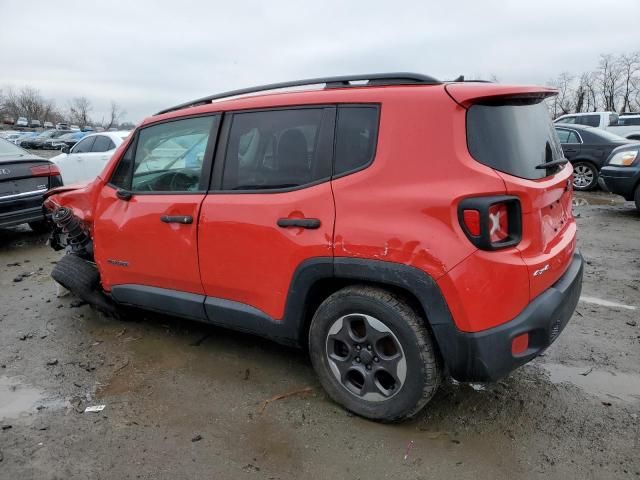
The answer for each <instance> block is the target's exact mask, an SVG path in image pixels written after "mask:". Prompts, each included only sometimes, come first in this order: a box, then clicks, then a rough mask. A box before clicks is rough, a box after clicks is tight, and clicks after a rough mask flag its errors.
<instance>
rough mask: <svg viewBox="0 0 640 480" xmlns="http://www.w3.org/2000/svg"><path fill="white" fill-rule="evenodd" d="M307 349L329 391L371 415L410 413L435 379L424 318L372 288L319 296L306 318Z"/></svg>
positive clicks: (390, 417) (387, 417) (385, 417)
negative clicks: (324, 297) (310, 317)
mask: <svg viewBox="0 0 640 480" xmlns="http://www.w3.org/2000/svg"><path fill="white" fill-rule="evenodd" d="M309 351H310V355H311V361H312V363H313V366H314V369H315V370H316V372H317V374H318V377H319V379H320V383H321V384H322V386H323V387H324V389H325V390H326V391H327V393H328V394H329V396H330V397H331V398H332V399H333V400H334V401H336V402H337V403H340V404H341V405H343V406H345V407H346V408H347V409H348V410H350V411H352V412H353V413H356V414H358V415H361V416H363V417H366V418H370V419H372V420H379V421H387V422H394V421H401V420H405V419H407V418H410V417H412V416H414V415H415V414H417V413H418V412H419V411H420V410H421V409H422V407H424V405H425V404H426V403H427V402H428V401H429V400H430V399H431V397H432V396H433V395H434V393H435V392H436V390H437V388H438V386H439V384H440V380H441V375H442V374H441V371H440V362H439V359H438V357H437V353H436V351H435V348H434V345H433V342H432V340H431V335H430V333H429V331H428V330H427V328H426V327H425V324H424V320H423V319H422V318H421V317H420V316H419V315H418V314H417V313H416V312H415V311H414V310H413V309H412V308H411V307H410V306H409V305H408V304H406V303H405V302H404V301H403V300H402V299H401V298H400V297H398V296H396V295H394V294H392V293H390V292H388V291H386V290H382V289H378V288H373V287H358V286H354V287H347V288H344V289H342V290H340V291H338V292H336V293H335V294H333V295H331V296H330V297H329V298H328V299H327V300H325V301H324V302H323V303H322V305H320V307H319V308H318V311H317V312H316V314H315V316H314V318H313V321H312V323H311V328H310V330H309Z"/></svg>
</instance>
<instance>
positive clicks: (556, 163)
mask: <svg viewBox="0 0 640 480" xmlns="http://www.w3.org/2000/svg"><path fill="white" fill-rule="evenodd" d="M567 163H569V160H567V159H566V158H563V159H562V160H554V161H553V162H545V163H541V164H540V165H536V168H537V169H539V170H542V169H543V168H553V167H561V166H562V165H566V164H567Z"/></svg>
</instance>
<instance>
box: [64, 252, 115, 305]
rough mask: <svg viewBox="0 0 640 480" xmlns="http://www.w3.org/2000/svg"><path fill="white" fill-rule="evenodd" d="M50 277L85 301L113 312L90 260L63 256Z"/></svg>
mask: <svg viewBox="0 0 640 480" xmlns="http://www.w3.org/2000/svg"><path fill="white" fill-rule="evenodd" d="M51 277H52V278H53V279H54V280H55V281H56V282H58V283H59V284H60V285H62V286H63V287H64V288H66V289H67V290H69V291H70V292H71V293H73V294H74V295H76V296H78V297H79V298H81V299H82V300H84V301H85V302H87V303H89V304H91V305H92V306H94V307H96V308H98V309H99V310H101V311H104V312H106V313H113V312H115V307H114V305H113V303H112V302H111V301H110V300H109V299H108V298H107V297H106V296H105V295H104V293H102V290H101V287H100V273H99V272H98V268H97V267H96V266H95V265H94V264H93V263H91V262H89V261H87V260H84V259H82V258H80V257H78V256H77V255H72V254H68V255H65V256H63V257H62V258H61V259H60V260H58V263H56V265H55V266H54V267H53V270H52V271H51Z"/></svg>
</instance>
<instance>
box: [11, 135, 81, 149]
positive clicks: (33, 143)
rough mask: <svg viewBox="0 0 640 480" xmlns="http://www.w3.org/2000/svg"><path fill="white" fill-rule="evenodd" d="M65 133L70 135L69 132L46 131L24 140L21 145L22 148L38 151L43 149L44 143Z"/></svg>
mask: <svg viewBox="0 0 640 480" xmlns="http://www.w3.org/2000/svg"><path fill="white" fill-rule="evenodd" d="M65 133H69V130H45V131H44V132H41V133H39V134H38V135H36V136H34V137H30V138H27V139H25V140H23V141H22V142H21V144H20V146H21V147H22V148H29V149H31V150H37V149H39V148H42V147H43V145H44V142H46V141H47V140H48V139H50V138H58V137H60V136H62V135H64V134H65Z"/></svg>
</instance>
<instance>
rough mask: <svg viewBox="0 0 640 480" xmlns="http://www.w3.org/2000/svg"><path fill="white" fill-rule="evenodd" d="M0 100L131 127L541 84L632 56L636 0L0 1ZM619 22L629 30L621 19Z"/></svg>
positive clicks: (638, 31)
mask: <svg viewBox="0 0 640 480" xmlns="http://www.w3.org/2000/svg"><path fill="white" fill-rule="evenodd" d="M0 18H1V19H2V20H1V21H0V87H2V86H6V85H13V86H16V87H19V86H22V85H31V86H34V87H37V88H38V89H40V91H41V93H42V94H43V95H44V96H45V97H48V98H53V99H55V100H56V103H57V104H58V105H59V106H66V105H67V101H68V99H70V98H72V97H74V96H86V97H88V98H89V99H90V100H91V101H92V103H93V106H94V112H93V116H94V117H95V118H97V119H98V120H99V119H100V117H101V116H103V115H105V116H106V114H107V111H108V108H109V104H110V101H111V99H113V100H115V101H117V102H118V103H119V104H121V105H122V106H123V108H124V109H125V110H126V111H127V114H126V116H125V118H126V119H128V120H131V121H133V122H139V121H140V120H142V119H143V118H144V117H145V116H148V115H150V114H152V113H154V112H156V111H157V110H160V109H162V108H163V107H168V106H171V105H173V104H176V103H181V102H183V101H186V100H190V99H194V98H197V97H201V96H204V95H207V94H210V93H215V92H220V91H225V90H229V89H235V88H241V87H245V86H251V85H256V84H262V83H270V82H277V81H285V80H293V79H299V78H306V77H316V76H327V75H343V74H351V73H364V72H386V71H415V72H420V73H426V74H430V75H433V76H435V77H437V78H441V79H452V78H454V77H456V76H458V75H460V74H464V75H466V76H467V78H469V77H473V76H477V75H481V76H484V77H485V78H488V77H489V76H490V75H492V74H494V75H496V76H497V77H498V79H499V80H500V81H501V82H518V83H544V82H545V81H547V80H548V79H549V78H551V77H554V76H555V75H557V74H558V73H560V72H562V71H568V72H580V71H584V70H589V69H593V68H594V67H595V66H596V65H597V62H598V56H599V54H600V53H623V52H631V51H633V50H638V49H640V28H639V27H638V19H640V0H616V1H615V2H608V1H604V0H600V1H597V0H577V1H572V0H512V1H508V0H504V1H492V0H453V1H448V2H447V1H444V2H443V1H427V0H422V1H416V2H413V3H412V4H410V3H409V2H406V3H405V2H398V1H389V0H386V1H374V0H367V1H352V0H344V1H343V2H336V1H327V0H324V1H323V0H320V1H304V0H297V1H295V0H292V1H277V0H270V1H264V2H257V1H256V2H252V1H243V0H235V1H225V2H218V1H215V0H209V1H205V0H203V1H198V0H171V1H168V0H163V1H160V0H154V1H151V0H128V1H120V0H111V1H102V2H100V3H99V4H98V2H94V1H90V0H82V1H70V0H56V1H51V0H29V1H27V0H0ZM632 19H633V20H632Z"/></svg>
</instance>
